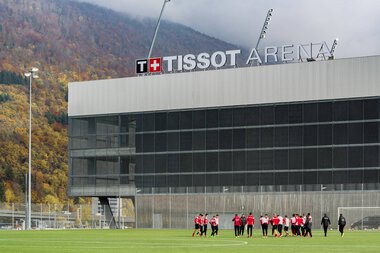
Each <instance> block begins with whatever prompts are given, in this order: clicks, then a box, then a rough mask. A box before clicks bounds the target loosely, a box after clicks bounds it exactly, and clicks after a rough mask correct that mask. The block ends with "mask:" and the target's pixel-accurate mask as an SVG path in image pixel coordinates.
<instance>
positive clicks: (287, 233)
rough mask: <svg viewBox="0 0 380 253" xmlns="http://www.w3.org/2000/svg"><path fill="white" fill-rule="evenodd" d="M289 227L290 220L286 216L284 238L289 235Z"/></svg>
mask: <svg viewBox="0 0 380 253" xmlns="http://www.w3.org/2000/svg"><path fill="white" fill-rule="evenodd" d="M289 225H290V220H289V218H288V216H287V215H285V218H284V231H285V236H288V235H289Z"/></svg>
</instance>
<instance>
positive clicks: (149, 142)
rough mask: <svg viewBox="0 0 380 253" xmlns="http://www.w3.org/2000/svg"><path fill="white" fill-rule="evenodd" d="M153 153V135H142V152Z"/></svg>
mask: <svg viewBox="0 0 380 253" xmlns="http://www.w3.org/2000/svg"><path fill="white" fill-rule="evenodd" d="M153 151H154V134H144V135H143V152H153Z"/></svg>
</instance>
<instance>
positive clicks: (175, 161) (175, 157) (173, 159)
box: [168, 154, 180, 173]
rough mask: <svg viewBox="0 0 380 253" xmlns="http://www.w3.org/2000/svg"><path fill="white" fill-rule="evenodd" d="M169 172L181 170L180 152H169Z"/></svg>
mask: <svg viewBox="0 0 380 253" xmlns="http://www.w3.org/2000/svg"><path fill="white" fill-rule="evenodd" d="M168 172H169V173H178V172H180V170H179V154H169V155H168Z"/></svg>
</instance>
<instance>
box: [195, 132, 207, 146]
mask: <svg viewBox="0 0 380 253" xmlns="http://www.w3.org/2000/svg"><path fill="white" fill-rule="evenodd" d="M205 148H206V132H205V131H195V132H193V150H204V149H205Z"/></svg>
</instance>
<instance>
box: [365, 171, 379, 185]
mask: <svg viewBox="0 0 380 253" xmlns="http://www.w3.org/2000/svg"><path fill="white" fill-rule="evenodd" d="M363 181H364V183H378V182H379V170H365V171H363Z"/></svg>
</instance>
